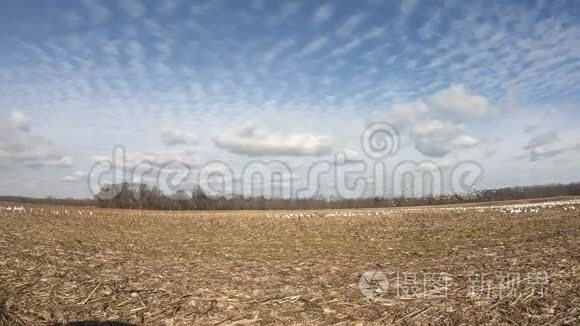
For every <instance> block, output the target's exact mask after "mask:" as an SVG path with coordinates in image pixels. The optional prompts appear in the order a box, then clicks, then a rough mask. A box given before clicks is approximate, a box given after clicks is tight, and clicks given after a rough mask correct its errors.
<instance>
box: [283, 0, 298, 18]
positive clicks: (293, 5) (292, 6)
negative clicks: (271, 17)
mask: <svg viewBox="0 0 580 326" xmlns="http://www.w3.org/2000/svg"><path fill="white" fill-rule="evenodd" d="M302 5H303V3H302V2H299V1H289V2H284V3H283V5H282V12H281V14H280V16H281V17H282V19H286V18H288V17H290V16H293V15H295V14H296V13H297V12H298V10H300V8H301V7H302Z"/></svg>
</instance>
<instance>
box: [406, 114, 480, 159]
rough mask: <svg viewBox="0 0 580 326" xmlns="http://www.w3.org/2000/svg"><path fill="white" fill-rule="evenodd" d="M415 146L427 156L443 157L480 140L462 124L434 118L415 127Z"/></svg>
mask: <svg viewBox="0 0 580 326" xmlns="http://www.w3.org/2000/svg"><path fill="white" fill-rule="evenodd" d="M413 136H414V139H415V148H416V149H417V150H418V151H419V152H421V153H423V154H424V155H426V156H431V157H443V156H445V155H447V154H449V153H451V152H453V151H456V150H462V149H467V148H471V147H474V146H476V145H477V144H478V141H477V140H476V139H475V138H473V137H471V136H469V135H467V133H466V131H465V128H464V127H463V126H462V125H455V124H453V123H451V122H448V121H440V120H433V121H429V122H427V123H424V124H421V125H419V126H417V127H415V128H414V129H413Z"/></svg>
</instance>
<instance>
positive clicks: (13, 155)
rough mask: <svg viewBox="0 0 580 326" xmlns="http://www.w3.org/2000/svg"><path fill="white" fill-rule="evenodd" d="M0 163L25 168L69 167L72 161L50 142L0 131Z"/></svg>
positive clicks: (35, 137) (12, 131)
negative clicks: (23, 166)
mask: <svg viewBox="0 0 580 326" xmlns="http://www.w3.org/2000/svg"><path fill="white" fill-rule="evenodd" d="M0 161H8V162H13V163H22V164H24V165H27V166H70V165H71V164H72V159H71V158H70V157H68V156H67V155H66V154H65V152H64V151H63V150H62V149H61V148H59V147H58V146H56V145H54V144H53V143H52V142H50V141H48V140H46V139H44V138H42V137H39V136H33V135H30V134H28V133H20V132H16V131H14V130H11V129H7V130H4V131H2V130H0Z"/></svg>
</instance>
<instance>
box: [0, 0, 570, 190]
mask: <svg viewBox="0 0 580 326" xmlns="http://www.w3.org/2000/svg"><path fill="white" fill-rule="evenodd" d="M0 49H1V52H0V53H1V55H0V178H1V180H2V182H1V183H0V194H3V195H24V196H35V197H45V196H49V195H53V196H57V197H79V198H80V197H88V196H91V195H92V194H91V191H90V189H93V191H94V186H95V182H94V179H95V178H97V179H98V177H95V175H94V173H93V172H94V171H96V170H95V167H96V168H97V169H101V170H103V171H104V170H106V169H105V165H103V164H104V163H106V162H109V161H111V162H112V160H113V158H112V155H113V154H112V153H113V151H114V148H115V146H119V147H117V148H118V149H119V148H121V149H122V150H123V151H124V155H125V164H124V165H123V167H120V166H119V165H118V164H113V166H114V170H115V171H118V170H122V171H126V170H130V168H133V167H135V166H139V165H140V163H143V162H147V164H151V166H152V167H153V170H154V171H153V172H151V173H150V174H143V173H142V174H140V175H139V178H140V179H139V180H138V181H142V182H148V181H153V180H155V177H154V175H155V173H158V174H159V173H161V172H163V173H165V174H168V175H172V173H174V174H175V173H177V174H179V171H180V169H183V168H185V167H187V168H188V169H189V170H188V171H193V175H195V174H196V173H197V175H198V176H199V175H208V176H209V175H211V176H212V178H213V179H212V180H211V182H215V183H220V182H221V183H227V182H230V181H224V180H225V178H226V177H223V178H221V179H220V178H219V177H216V175H217V174H216V173H218V174H219V173H220V171H221V172H223V171H224V170H228V174H227V175H228V177H229V178H231V183H232V185H233V186H232V189H234V190H233V191H232V192H236V191H237V192H239V190H240V189H239V188H236V187H237V186H235V185H236V184H240V185H243V184H248V183H251V182H253V181H251V180H248V178H247V177H246V176H244V173H245V172H247V171H249V169H245V168H246V167H247V166H248V164H251V163H255V162H260V163H261V162H265V163H268V162H282V163H283V164H284V165H286V166H288V167H289V169H290V173H287V172H284V173H281V176H280V180H278V181H277V182H279V183H280V184H285V185H288V184H293V185H295V184H302V185H304V184H306V183H313V182H314V184H315V185H316V187H320V189H318V190H316V191H315V193H317V194H329V193H331V192H332V191H333V190H332V189H335V188H336V187H347V185H348V182H347V183H346V184H343V183H342V182H341V181H340V180H336V177H332V176H331V175H332V174H333V173H332V172H330V173H329V174H328V175H325V176H323V177H322V178H321V179H320V180H319V179H316V181H312V180H313V179H312V178H310V177H309V176H310V175H311V172H312V166H322V165H324V164H322V163H321V162H329V165H330V171H335V170H337V169H341V168H343V167H344V166H348V164H345V162H343V161H344V157H346V161H351V160H352V161H356V162H365V164H367V165H368V164H371V165H372V164H375V163H377V162H379V161H380V162H382V163H384V164H385V166H386V170H387V172H386V174H389V173H390V172H389V171H394V170H396V167H397V166H399V164H402V163H408V162H412V163H413V164H414V165H413V166H414V167H412V168H410V169H411V170H412V171H413V172H416V171H428V170H431V169H432V167H433V166H435V167H436V168H437V169H440V171H444V173H447V172H449V171H453V170H454V168H455V167H457V166H461V164H463V163H465V162H471V163H474V164H475V165H476V166H477V167H478V177H477V178H476V179H477V182H474V185H473V186H474V187H475V188H476V189H483V188H496V187H505V186H514V185H532V184H545V183H554V182H560V183H568V182H574V181H580V175H579V172H578V162H579V159H580V129H579V128H578V127H577V126H578V123H579V122H580V110H579V108H578V103H580V101H579V100H580V3H578V2H577V1H561V0H555V1H510V2H506V1H448V0H445V1H443V0H434V1H416V0H404V1H402V2H397V1H379V0H368V1H362V0H361V1H262V0H251V1H218V0H216V1H179V0H176V1H138V0H121V1H106V0H104V1H98V0H83V1H32V0H23V1H12V0H7V1H2V2H1V4H0ZM376 123H385V126H388V127H387V128H389V130H390V131H391V133H388V134H387V136H388V138H387V140H388V141H391V145H388V146H393V147H392V148H391V153H390V155H387V156H386V157H375V156H373V154H372V153H370V155H369V153H368V148H367V149H366V150H365V141H366V140H365V139H364V136H363V135H364V134H365V130H368V128H370V127H372V126H373V125H374V124H376ZM361 137H363V139H362V140H361ZM393 144H395V145H393ZM379 145H380V144H379ZM367 147H368V146H367ZM340 155H343V156H344V157H343V158H340ZM169 163H172V164H173V165H172V166H166V165H167V164H169ZM319 163H320V164H319ZM179 164H181V165H180V166H178V165H179ZM212 164H213V165H212ZM170 165H171V164H170ZM142 166H143V164H141V167H142ZM369 166H370V165H369ZM428 166H431V168H429V167H428ZM161 167H163V168H161ZM268 169H269V168H268ZM274 169H275V168H274ZM101 170H99V171H101ZM257 170H260V168H257ZM105 172H106V171H105ZM105 172H103V173H105ZM99 175H101V174H99ZM102 175H105V177H103V178H101V179H102V180H105V181H106V180H111V178H114V176H113V175H114V173H108V174H107V173H105V174H102ZM223 175H225V174H223V173H222V176H223ZM360 175H361V176H362V177H361V178H362V179H361V180H363V181H366V182H368V183H369V184H373V183H377V176H376V175H374V174H371V173H370V172H369V171H368V169H367V171H365V172H362V173H361V174H360ZM214 177H216V178H214ZM446 178H448V177H446ZM351 179H352V178H351ZM99 180H100V179H99ZM220 180H221V181H220ZM252 180H253V179H252ZM353 180H355V181H356V180H357V177H355V178H354V179H352V180H351V181H353ZM134 181H135V180H134ZM153 182H155V181H153ZM198 182H199V179H196V178H195V177H193V176H191V175H189V176H187V180H184V181H183V182H180V183H179V184H180V185H183V186H184V187H185V189H191V187H192V185H194V184H196V183H198ZM211 182H210V183H211ZM349 182H350V181H349ZM353 182H354V181H353ZM258 183H259V182H258ZM393 184H396V183H393ZM91 187H92V188H91ZM162 188H163V187H162ZM258 188H259V187H258ZM393 188H396V187H395V186H393ZM171 189H173V188H171ZM236 189H237V190H236ZM246 189H247V188H246ZM173 190H174V189H173ZM230 190H231V189H230ZM257 191H259V190H257ZM365 194H366V193H365Z"/></svg>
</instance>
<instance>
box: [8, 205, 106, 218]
mask: <svg viewBox="0 0 580 326" xmlns="http://www.w3.org/2000/svg"><path fill="white" fill-rule="evenodd" d="M2 212H16V213H21V214H24V213H34V212H36V213H44V212H46V213H48V214H52V215H89V216H93V215H94V213H93V211H90V210H79V209H53V208H47V209H44V208H43V207H24V206H22V205H20V206H3V205H0V213H2Z"/></svg>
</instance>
